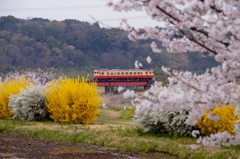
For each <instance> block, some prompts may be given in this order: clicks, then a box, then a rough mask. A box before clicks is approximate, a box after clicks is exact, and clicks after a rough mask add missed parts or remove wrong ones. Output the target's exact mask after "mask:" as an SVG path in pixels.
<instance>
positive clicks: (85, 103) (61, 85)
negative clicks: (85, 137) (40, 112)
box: [44, 77, 102, 124]
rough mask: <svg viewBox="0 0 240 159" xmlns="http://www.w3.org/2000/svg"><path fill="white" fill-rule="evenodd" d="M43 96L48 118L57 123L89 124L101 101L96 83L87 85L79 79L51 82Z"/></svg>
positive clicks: (83, 80)
mask: <svg viewBox="0 0 240 159" xmlns="http://www.w3.org/2000/svg"><path fill="white" fill-rule="evenodd" d="M44 94H45V97H46V99H47V103H46V106H47V108H48V111H49V113H50V118H52V119H53V120H54V121H59V122H74V123H80V124H89V123H91V122H92V121H93V120H94V118H95V117H96V115H97V114H98V108H99V106H100V103H101V101H102V99H101V97H100V95H99V94H98V92H97V86H96V83H91V84H90V83H87V82H86V81H85V79H84V78H82V79H80V78H79V77H78V78H77V79H71V78H66V79H60V80H59V81H52V82H50V84H49V86H48V88H47V90H46V91H45V92H44Z"/></svg>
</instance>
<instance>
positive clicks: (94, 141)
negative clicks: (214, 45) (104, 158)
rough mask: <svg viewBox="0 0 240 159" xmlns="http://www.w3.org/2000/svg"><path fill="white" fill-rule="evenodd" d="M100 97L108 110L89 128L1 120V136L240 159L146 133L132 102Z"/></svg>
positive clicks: (235, 152) (230, 150)
mask: <svg viewBox="0 0 240 159" xmlns="http://www.w3.org/2000/svg"><path fill="white" fill-rule="evenodd" d="M101 95H102V97H103V102H104V103H106V106H107V108H100V112H99V115H98V116H97V118H96V119H95V121H94V122H93V123H92V124H90V125H78V124H71V123H54V122H50V121H47V122H24V121H17V120H3V119H2V120H0V132H2V133H11V134H15V135H19V134H20V135H26V136H31V137H37V138H48V139H50V140H53V141H67V142H81V143H86V144H91V145H98V146H105V147H111V148H117V149H119V150H121V151H122V152H126V151H134V152H139V153H142V154H145V155H146V156H147V154H148V153H150V152H155V153H154V154H155V156H156V158H164V157H163V156H161V155H162V154H164V153H167V154H172V158H194V159H195V158H196V159H203V158H206V159H209V158H213V159H218V158H219V159H225V158H236V159H238V158H239V156H240V147H223V148H208V147H203V146H200V145H199V148H198V149H191V147H190V145H191V144H196V139H195V138H187V137H179V136H169V135H160V134H158V135H156V134H155V135H154V134H149V133H143V132H142V130H141V128H140V127H139V125H137V124H136V123H135V122H134V121H132V120H131V117H132V115H133V112H134V108H133V107H132V106H131V105H130V104H129V103H130V101H126V100H124V99H123V98H122V95H121V94H119V95H104V94H103V92H102V94H101ZM124 106H125V107H126V110H124V109H123V107H124ZM146 158H147V157H146ZM168 158H169V156H168Z"/></svg>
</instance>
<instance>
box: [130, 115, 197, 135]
mask: <svg viewBox="0 0 240 159" xmlns="http://www.w3.org/2000/svg"><path fill="white" fill-rule="evenodd" d="M187 116H188V113H187V111H180V112H173V111H158V112H157V111H152V110H148V111H145V112H142V113H137V112H136V113H135V115H134V120H135V121H137V122H138V123H140V125H141V126H142V127H143V129H144V132H153V133H162V134H172V135H181V136H191V133H192V131H193V130H196V127H193V126H190V125H187V124H186V123H185V121H186V119H187Z"/></svg>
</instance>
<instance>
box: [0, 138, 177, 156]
mask: <svg viewBox="0 0 240 159" xmlns="http://www.w3.org/2000/svg"><path fill="white" fill-rule="evenodd" d="M156 154H157V155H156ZM2 158H4V159H44V158H45V159H76V158H78V159H143V158H147V159H155V158H161V159H164V158H172V159H176V158H177V157H176V156H172V155H170V154H165V153H156V152H154V153H148V154H146V155H144V156H143V155H141V154H137V153H131V152H128V153H124V154H123V153H120V152H119V151H118V150H116V149H112V148H105V147H98V146H92V145H85V144H81V143H69V142H53V141H49V140H46V139H33V138H28V137H24V136H13V135H9V134H2V133H0V159H2Z"/></svg>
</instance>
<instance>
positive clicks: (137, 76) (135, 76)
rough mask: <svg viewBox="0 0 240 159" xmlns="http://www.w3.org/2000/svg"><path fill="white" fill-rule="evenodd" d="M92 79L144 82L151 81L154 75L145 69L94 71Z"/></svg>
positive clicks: (151, 71)
mask: <svg viewBox="0 0 240 159" xmlns="http://www.w3.org/2000/svg"><path fill="white" fill-rule="evenodd" d="M93 77H94V80H95V81H113V80H114V81H119V80H127V81H146V80H153V78H154V74H153V70H145V69H130V70H122V69H113V70H108V69H101V70H94V72H93Z"/></svg>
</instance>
